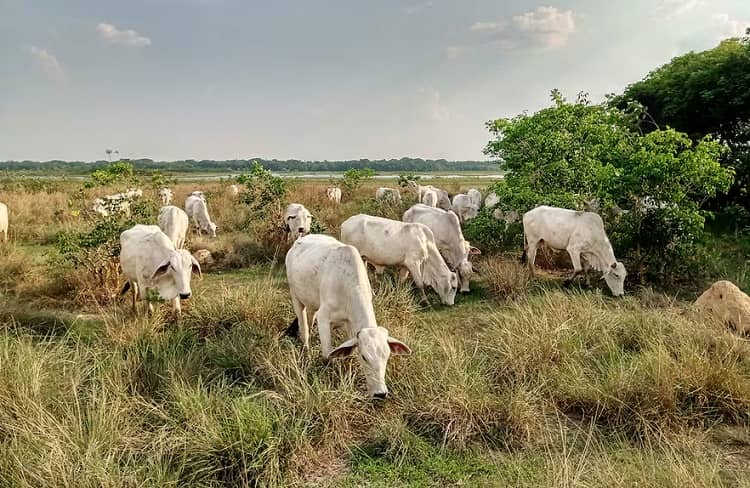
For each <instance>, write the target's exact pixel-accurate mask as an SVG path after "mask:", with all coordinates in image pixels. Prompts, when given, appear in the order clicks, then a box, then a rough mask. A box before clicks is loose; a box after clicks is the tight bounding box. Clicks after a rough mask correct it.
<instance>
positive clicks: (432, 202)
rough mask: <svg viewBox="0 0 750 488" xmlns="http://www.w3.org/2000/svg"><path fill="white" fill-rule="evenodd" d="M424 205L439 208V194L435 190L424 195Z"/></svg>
mask: <svg viewBox="0 0 750 488" xmlns="http://www.w3.org/2000/svg"><path fill="white" fill-rule="evenodd" d="M422 203H423V204H425V205H427V206H428V207H437V204H438V194H437V193H436V192H434V191H433V190H427V191H425V192H423V193H422Z"/></svg>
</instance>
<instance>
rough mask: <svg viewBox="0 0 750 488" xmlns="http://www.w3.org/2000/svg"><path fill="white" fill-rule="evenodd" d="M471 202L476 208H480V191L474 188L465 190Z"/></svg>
mask: <svg viewBox="0 0 750 488" xmlns="http://www.w3.org/2000/svg"><path fill="white" fill-rule="evenodd" d="M466 195H468V196H469V199H470V200H471V202H472V203H473V204H474V205H475V206H476V207H477V210H482V193H481V192H480V191H479V190H476V189H474V188H472V189H470V190H469V191H467V192H466Z"/></svg>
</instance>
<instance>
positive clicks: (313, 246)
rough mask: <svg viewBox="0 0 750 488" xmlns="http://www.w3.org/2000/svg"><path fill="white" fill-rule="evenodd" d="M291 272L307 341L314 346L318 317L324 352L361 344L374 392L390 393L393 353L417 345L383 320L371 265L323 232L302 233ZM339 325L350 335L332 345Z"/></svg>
mask: <svg viewBox="0 0 750 488" xmlns="http://www.w3.org/2000/svg"><path fill="white" fill-rule="evenodd" d="M286 275H287V280H288V282H289V291H290V292H291V295H292V305H293V306H294V313H295V315H296V317H297V318H296V319H295V322H296V323H297V325H298V327H299V338H300V340H301V341H302V344H303V347H304V348H305V349H309V347H310V326H311V325H312V323H313V321H314V320H315V319H317V321H318V334H319V335H320V349H321V352H322V354H323V358H324V359H326V360H328V359H329V358H336V357H343V356H347V355H349V354H351V353H352V352H353V351H354V350H355V349H357V350H358V354H357V358H358V360H359V363H360V365H361V366H362V369H363V371H364V373H365V378H366V380H367V392H368V394H369V395H370V396H371V397H373V398H377V399H384V398H385V397H386V395H387V394H388V387H387V386H386V383H385V370H386V366H387V364H388V359H389V357H390V356H391V355H392V354H393V355H399V354H409V353H411V351H410V349H409V347H408V346H407V345H406V344H404V343H403V342H401V341H398V340H396V339H394V338H392V337H390V335H389V334H388V330H386V329H385V328H383V327H379V326H378V324H377V321H376V319H375V310H374V309H373V306H372V289H371V288H370V282H369V280H368V278H367V270H366V269H365V265H364V263H363V262H362V259H361V258H360V256H359V252H358V251H357V249H355V248H354V247H352V246H348V245H346V244H342V243H341V242H339V241H337V240H336V239H334V238H333V237H329V236H324V235H320V234H312V235H307V236H304V237H300V238H299V239H297V241H296V242H295V243H294V245H293V246H292V248H291V249H290V250H289V252H288V253H287V255H286ZM292 325H294V324H292ZM334 326H344V327H346V328H347V329H348V332H349V334H348V335H349V339H348V340H346V341H345V342H344V343H343V344H341V345H340V346H338V347H337V348H335V349H331V347H332V346H331V328H332V327H334Z"/></svg>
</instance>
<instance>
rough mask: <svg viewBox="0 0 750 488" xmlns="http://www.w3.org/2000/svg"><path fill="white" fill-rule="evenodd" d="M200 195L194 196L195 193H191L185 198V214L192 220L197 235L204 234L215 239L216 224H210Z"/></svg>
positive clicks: (206, 208) (204, 201)
mask: <svg viewBox="0 0 750 488" xmlns="http://www.w3.org/2000/svg"><path fill="white" fill-rule="evenodd" d="M201 195H202V193H201ZM201 195H196V192H193V193H191V194H190V196H189V197H187V199H186V200H185V212H186V213H187V215H188V217H190V218H191V219H192V220H193V223H194V224H195V228H196V231H197V232H198V235H200V234H201V233H203V232H205V233H206V234H208V235H210V236H211V237H216V224H215V223H213V222H211V217H210V216H209V215H208V205H207V204H206V200H205V198H204V197H203V196H201Z"/></svg>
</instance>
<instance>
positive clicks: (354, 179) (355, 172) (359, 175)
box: [341, 168, 375, 196]
mask: <svg viewBox="0 0 750 488" xmlns="http://www.w3.org/2000/svg"><path fill="white" fill-rule="evenodd" d="M373 176H375V171H374V170H372V169H370V168H363V169H357V168H351V169H348V170H346V172H344V177H343V179H342V180H341V186H343V187H344V191H345V192H346V194H347V195H350V196H351V195H352V194H354V193H355V192H356V191H357V189H358V188H359V187H361V186H362V185H363V184H364V183H365V182H366V181H368V180H371V179H372V178H373Z"/></svg>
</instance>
